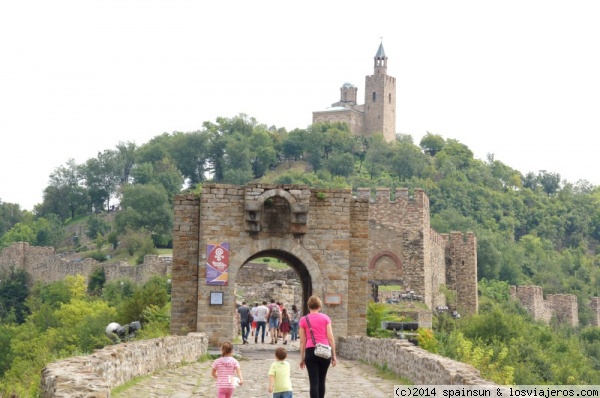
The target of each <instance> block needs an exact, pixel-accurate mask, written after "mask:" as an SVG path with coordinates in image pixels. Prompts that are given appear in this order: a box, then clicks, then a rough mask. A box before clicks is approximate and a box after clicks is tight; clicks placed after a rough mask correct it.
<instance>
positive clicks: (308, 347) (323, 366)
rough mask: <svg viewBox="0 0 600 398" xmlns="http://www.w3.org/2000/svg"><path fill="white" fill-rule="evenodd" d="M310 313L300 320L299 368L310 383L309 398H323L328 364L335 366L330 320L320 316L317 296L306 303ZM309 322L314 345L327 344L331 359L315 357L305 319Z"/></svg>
mask: <svg viewBox="0 0 600 398" xmlns="http://www.w3.org/2000/svg"><path fill="white" fill-rule="evenodd" d="M306 304H307V306H308V309H309V310H310V313H309V314H308V315H306V316H304V317H302V318H301V319H300V329H299V332H300V367H301V368H302V369H304V367H306V370H307V371H308V380H309V381H310V398H323V397H325V378H326V377H327V370H328V369H329V364H331V365H333V366H335V365H336V364H337V359H336V356H335V339H334V338H333V330H332V328H331V319H329V317H328V316H327V315H325V314H321V313H320V312H319V310H320V309H321V305H322V304H321V299H320V298H319V297H317V296H310V297H309V298H308V301H307V303H306ZM307 317H308V319H309V321H310V329H312V334H313V335H314V336H315V343H321V344H327V345H328V346H331V358H330V359H325V358H321V357H318V356H316V355H315V344H314V343H313V341H312V338H311V333H310V329H309V327H308V323H307V322H306V318H307Z"/></svg>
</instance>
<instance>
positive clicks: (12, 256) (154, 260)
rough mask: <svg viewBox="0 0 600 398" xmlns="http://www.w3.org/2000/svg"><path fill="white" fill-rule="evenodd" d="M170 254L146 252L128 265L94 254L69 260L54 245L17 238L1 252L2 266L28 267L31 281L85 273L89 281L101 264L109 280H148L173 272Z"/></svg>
mask: <svg viewBox="0 0 600 398" xmlns="http://www.w3.org/2000/svg"><path fill="white" fill-rule="evenodd" d="M171 262H172V261H171V258H170V257H168V258H164V257H159V256H157V255H147V256H145V257H144V262H143V263H142V264H138V265H129V264H128V263H126V262H124V261H119V262H115V263H101V262H98V261H96V260H94V259H91V258H85V259H76V260H66V259H64V258H63V256H61V255H60V254H57V253H55V251H54V248H53V247H39V246H29V243H26V242H15V243H13V244H12V245H11V246H10V247H7V248H6V249H4V250H2V252H0V269H4V270H7V269H8V268H9V267H11V266H14V267H15V268H17V269H22V270H24V271H26V272H27V273H28V274H29V275H30V277H31V283H35V282H45V283H49V282H56V281H60V280H63V279H64V278H65V277H67V276H69V275H82V276H83V277H85V279H86V281H89V278H90V275H91V274H92V272H93V271H94V270H95V269H96V268H98V267H102V268H103V269H104V273H105V274H106V280H107V281H112V280H118V279H125V278H127V279H130V280H131V281H132V282H134V283H145V282H147V281H148V280H150V278H152V276H154V275H161V276H166V275H170V274H171Z"/></svg>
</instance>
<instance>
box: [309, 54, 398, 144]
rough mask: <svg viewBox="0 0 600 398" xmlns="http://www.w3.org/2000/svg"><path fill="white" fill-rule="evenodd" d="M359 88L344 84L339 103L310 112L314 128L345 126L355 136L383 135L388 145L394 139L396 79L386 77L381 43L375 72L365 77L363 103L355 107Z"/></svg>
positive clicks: (385, 63)
mask: <svg viewBox="0 0 600 398" xmlns="http://www.w3.org/2000/svg"><path fill="white" fill-rule="evenodd" d="M357 94H358V88H356V86H354V85H353V84H351V83H344V85H343V86H342V87H341V88H340V100H339V101H338V102H335V103H333V104H331V107H329V108H327V109H325V110H323V111H315V112H313V124H314V123H318V122H346V123H347V124H348V126H350V131H351V132H352V133H353V134H355V135H359V134H362V135H366V136H373V135H375V134H378V133H383V138H384V139H385V140H386V141H387V142H391V141H394V140H395V139H396V78H395V77H392V76H390V75H388V74H387V57H386V55H385V51H384V50H383V43H381V44H379V49H378V50H377V53H376V54H375V57H374V71H373V74H372V75H371V76H366V77H365V103H364V104H362V105H359V104H358V103H357Z"/></svg>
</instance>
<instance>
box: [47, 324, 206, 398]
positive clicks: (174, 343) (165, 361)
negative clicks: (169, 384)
mask: <svg viewBox="0 0 600 398" xmlns="http://www.w3.org/2000/svg"><path fill="white" fill-rule="evenodd" d="M207 352H208V339H207V338H206V336H205V335H204V334H202V333H189V334H188V335H187V336H167V337H162V338H158V339H152V340H143V341H135V342H130V343H122V344H117V345H113V346H108V347H106V348H103V349H101V350H97V351H95V352H94V353H93V354H91V355H87V356H81V357H73V358H68V359H64V360H60V361H57V362H53V363H51V364H49V365H47V366H46V367H45V368H44V370H43V371H42V380H41V386H40V390H41V391H42V397H43V398H63V397H64V398H72V397H88V398H101V397H102V398H104V397H110V391H111V389H113V388H115V387H117V386H119V385H122V384H124V383H126V382H127V381H129V380H131V379H133V378H135V377H138V376H145V375H149V374H152V373H153V372H155V371H157V370H159V369H169V368H175V367H177V366H179V365H180V364H182V363H183V362H195V361H197V360H198V359H199V358H200V357H202V355H204V354H206V353H207Z"/></svg>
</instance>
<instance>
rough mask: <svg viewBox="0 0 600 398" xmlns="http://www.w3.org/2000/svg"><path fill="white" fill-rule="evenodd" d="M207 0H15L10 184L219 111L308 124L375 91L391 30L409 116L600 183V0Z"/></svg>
mask: <svg viewBox="0 0 600 398" xmlns="http://www.w3.org/2000/svg"><path fill="white" fill-rule="evenodd" d="M208 3H209V2H207V1H199V0H193V1H180V0H170V1H152V0H144V1H139V0H129V1H122V0H121V1H114V0H103V1H82V0H53V1H47V0H42V1H30V0H19V1H8V0H5V1H0V132H1V137H0V199H1V200H2V201H3V202H11V203H18V204H20V205H21V207H22V208H25V209H29V210H30V209H32V208H33V205H34V204H36V203H40V202H41V201H42V193H43V189H44V188H45V187H46V186H47V184H48V176H49V175H50V173H52V171H53V170H54V169H55V168H56V167H58V166H60V165H64V164H65V163H66V162H67V160H68V159H69V158H74V159H75V160H76V161H77V162H78V163H83V162H84V161H85V160H87V159H88V158H90V157H95V156H96V155H97V153H98V152H99V151H103V150H105V149H113V148H114V147H115V146H116V145H117V144H118V143H119V142H127V141H133V142H135V143H136V144H138V145H141V144H143V143H145V142H147V141H148V140H150V139H151V138H153V137H155V136H156V135H159V134H162V133H164V132H168V133H171V132H174V131H194V130H199V129H201V127H202V123H203V122H204V121H215V119H216V117H219V116H224V117H233V116H235V115H237V114H239V113H245V114H247V115H249V116H251V117H254V118H256V119H257V120H258V121H259V122H261V123H265V124H267V125H269V126H271V125H275V126H277V127H285V128H287V129H293V128H296V127H299V128H304V127H306V126H308V125H309V124H310V123H311V121H312V112H313V111H316V110H322V109H325V108H326V107H327V106H329V105H331V104H332V103H333V102H336V101H338V100H339V88H340V87H341V86H342V84H343V83H345V82H350V83H353V84H354V85H355V86H357V87H358V90H359V91H358V97H359V99H360V103H363V102H364V81H365V76H366V75H370V74H372V73H373V56H374V55H375V53H376V51H377V48H378V46H379V43H380V40H381V39H380V38H381V37H382V38H383V45H384V48H385V52H386V55H387V56H388V74H390V75H392V76H394V77H395V78H396V86H397V92H396V96H397V119H396V123H397V126H396V129H397V131H398V132H400V133H404V134H410V135H412V136H413V138H414V141H415V143H417V144H418V143H419V141H420V140H421V138H422V137H423V135H424V134H426V132H431V133H435V134H440V135H442V136H443V137H444V138H453V139H457V140H459V141H460V142H462V143H463V144H465V145H467V146H468V147H469V148H470V149H471V150H472V151H473V152H474V153H475V156H476V157H477V158H479V159H486V156H487V154H488V153H493V154H494V155H495V159H496V160H500V161H502V162H504V163H505V164H507V165H509V166H511V167H513V168H515V169H517V170H519V171H521V172H523V173H527V172H529V171H533V172H536V173H537V172H538V171H539V170H547V171H549V172H556V173H559V174H560V175H561V176H562V177H563V178H564V179H567V180H568V181H570V182H576V181H577V180H580V179H585V180H588V181H590V182H591V183H593V184H596V185H597V184H600V175H599V174H598V171H597V164H598V161H597V144H598V143H599V142H600V139H599V133H600V116H599V115H600V22H599V21H598V15H600V13H599V8H600V5H597V2H594V1H587V0H583V1H573V2H571V1H569V2H567V1H527V0H519V1H513V0H505V1H501V2H500V1H497V2H490V1H481V0H476V1H461V0H453V1H414V0H411V1H388V2H383V1H370V2H353V1H350V0H345V1H337V0H335V1H332V0H328V1H320V2H316V1H306V2H287V1H277V2H276V1H268V0H263V1H222V0H219V1H213V2H210V3H211V5H208ZM365 3H369V4H370V7H364V6H362V5H363V4H365ZM358 4H360V6H358Z"/></svg>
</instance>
